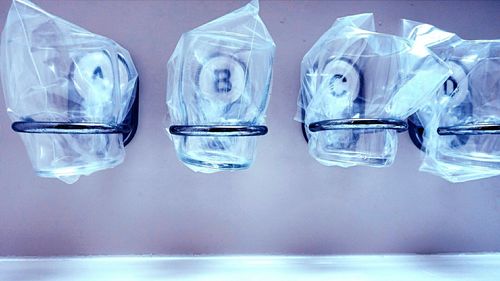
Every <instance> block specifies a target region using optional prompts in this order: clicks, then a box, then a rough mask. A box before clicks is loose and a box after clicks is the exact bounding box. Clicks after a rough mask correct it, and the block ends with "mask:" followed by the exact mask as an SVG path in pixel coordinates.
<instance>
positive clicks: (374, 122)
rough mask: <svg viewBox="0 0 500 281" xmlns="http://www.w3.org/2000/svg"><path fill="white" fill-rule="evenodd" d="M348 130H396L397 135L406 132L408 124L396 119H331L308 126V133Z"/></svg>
mask: <svg viewBox="0 0 500 281" xmlns="http://www.w3.org/2000/svg"><path fill="white" fill-rule="evenodd" d="M348 129H356V130H357V129H366V130H396V131H397V132H398V133H401V132H404V131H406V130H408V124H407V123H406V122H405V121H402V120H396V119H369V118H352V119H333V120H324V121H319V122H314V123H311V124H309V131H311V132H320V131H332V130H348Z"/></svg>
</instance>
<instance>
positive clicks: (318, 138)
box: [296, 14, 449, 167]
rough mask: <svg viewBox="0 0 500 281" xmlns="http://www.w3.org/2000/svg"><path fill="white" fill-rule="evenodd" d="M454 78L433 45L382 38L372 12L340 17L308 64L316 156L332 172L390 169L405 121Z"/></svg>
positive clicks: (305, 78)
mask: <svg viewBox="0 0 500 281" xmlns="http://www.w3.org/2000/svg"><path fill="white" fill-rule="evenodd" d="M448 76H449V69H448V67H447V66H445V65H444V64H443V62H442V61H440V60H439V59H438V58H437V57H436V56H435V55H434V54H432V53H431V52H430V51H429V50H428V49H427V48H426V47H424V46H422V45H416V44H413V43H412V42H410V41H409V40H406V39H404V38H402V37H398V36H392V35H388V34H381V33H376V32H375V24H374V17H373V15H372V14H360V15H354V16H349V17H344V18H340V19H337V20H336V21H335V23H334V24H333V26H332V27H331V28H330V29H329V30H328V31H327V32H326V33H325V34H323V36H321V38H320V39H319V40H318V41H317V42H316V43H315V44H314V46H313V47H312V48H311V50H309V52H308V53H307V54H306V55H305V56H304V59H303V60H302V64H301V90H300V95H299V98H298V112H297V115H296V120H297V121H299V122H302V123H304V125H305V131H306V134H307V136H308V139H309V140H308V143H309V153H310V154H311V156H313V157H314V158H315V159H316V160H318V161H319V162H320V163H322V164H324V165H328V166H331V165H336V166H341V167H350V166H355V165H365V166H373V167H384V166H389V165H391V164H392V163H393V161H394V157H395V154H396V149H397V140H398V139H397V133H398V132H401V131H404V130H405V129H406V122H405V120H406V119H407V117H408V116H410V115H411V114H413V113H414V112H415V111H417V110H418V109H419V108H420V107H422V106H423V105H424V103H425V101H426V100H428V99H430V98H432V97H433V95H435V92H436V90H437V88H438V87H440V86H441V85H442V84H443V82H444V81H445V80H446V79H447V77H448Z"/></svg>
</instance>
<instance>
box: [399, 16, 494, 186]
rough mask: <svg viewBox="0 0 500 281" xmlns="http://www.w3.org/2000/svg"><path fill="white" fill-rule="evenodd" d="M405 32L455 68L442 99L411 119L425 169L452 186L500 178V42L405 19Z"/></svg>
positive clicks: (441, 90)
mask: <svg viewBox="0 0 500 281" xmlns="http://www.w3.org/2000/svg"><path fill="white" fill-rule="evenodd" d="M403 33H404V36H406V37H407V38H409V39H411V40H414V41H415V43H417V44H422V45H425V46H427V47H428V48H429V49H431V50H432V51H433V52H435V53H436V54H437V55H438V56H439V57H440V58H441V59H443V60H444V61H445V62H446V63H447V64H448V66H449V68H450V69H451V70H452V74H451V76H450V77H449V79H448V80H447V81H446V82H445V83H444V84H443V85H442V86H441V87H440V88H439V90H438V91H437V95H436V96H435V97H434V98H433V99H432V100H430V101H429V102H428V103H427V104H426V106H425V107H423V108H422V109H421V110H419V111H418V112H417V113H416V114H415V115H414V116H412V117H411V118H410V119H409V124H410V130H409V133H410V137H411V138H412V140H413V141H414V143H415V145H417V147H419V148H421V149H422V150H423V151H425V157H424V161H423V163H422V165H421V167H420V170H422V171H425V172H430V173H433V174H436V175H438V176H441V177H443V178H444V179H446V180H448V181H450V182H464V181H469V180H475V179H482V178H488V177H492V176H496V175H499V174H500V138H499V137H498V134H499V133H500V40H463V39H461V38H460V37H458V36H457V35H456V34H454V33H450V32H446V31H443V30H440V29H438V28H436V27H434V26H432V25H429V24H423V23H419V22H414V21H410V20H403Z"/></svg>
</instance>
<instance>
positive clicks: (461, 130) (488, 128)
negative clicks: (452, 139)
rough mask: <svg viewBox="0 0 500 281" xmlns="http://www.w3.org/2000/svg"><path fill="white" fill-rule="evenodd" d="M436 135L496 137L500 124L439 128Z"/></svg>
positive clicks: (499, 132)
mask: <svg viewBox="0 0 500 281" xmlns="http://www.w3.org/2000/svg"><path fill="white" fill-rule="evenodd" d="M437 133H438V134H439V135H441V136H452V135H455V136H457V135H458V136H464V135H465V136H470V135H497V134H500V124H486V123H483V124H470V125H457V126H448V127H439V128H438V129H437Z"/></svg>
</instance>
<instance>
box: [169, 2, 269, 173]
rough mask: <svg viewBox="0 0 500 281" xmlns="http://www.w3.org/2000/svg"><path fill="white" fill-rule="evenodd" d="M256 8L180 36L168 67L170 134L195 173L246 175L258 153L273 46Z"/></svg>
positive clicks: (254, 4) (256, 5)
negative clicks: (225, 172) (239, 171)
mask: <svg viewBox="0 0 500 281" xmlns="http://www.w3.org/2000/svg"><path fill="white" fill-rule="evenodd" d="M258 12H259V3H258V1H256V0H254V1H252V2H250V3H249V4H247V5H246V6H244V7H242V8H240V9H238V10H236V11H234V12H232V13H229V14H227V15H225V16H223V17H220V18H218V19H216V20H214V21H211V22H209V23H207V24H205V25H203V26H200V27H198V28H195V29H193V30H191V31H189V32H187V33H184V34H183V35H182V37H181V39H180V41H179V43H178V44H177V47H176V48H175V51H174V53H173V55H172V57H171V58H170V60H169V62H168V86H167V105H168V108H169V111H170V121H171V125H172V126H171V127H170V128H169V132H170V136H171V138H172V140H173V142H174V144H175V149H176V151H177V154H178V157H179V158H180V159H181V161H182V162H184V163H185V164H186V165H187V166H188V167H189V168H191V169H192V170H194V171H199V172H205V173H211V172H217V171H222V170H239V169H245V168H247V167H249V166H250V165H251V163H252V162H253V159H254V155H255V150H256V136H257V135H262V134H265V133H266V132H267V128H266V127H265V126H263V124H264V117H265V111H266V107H267V103H268V99H269V92H270V88H271V80H272V79H271V78H272V63H273V57H274V50H275V45H274V42H273V40H272V38H271V36H270V35H269V33H268V31H267V29H266V26H265V25H264V23H263V22H262V20H261V19H260V17H259V15H258Z"/></svg>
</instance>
